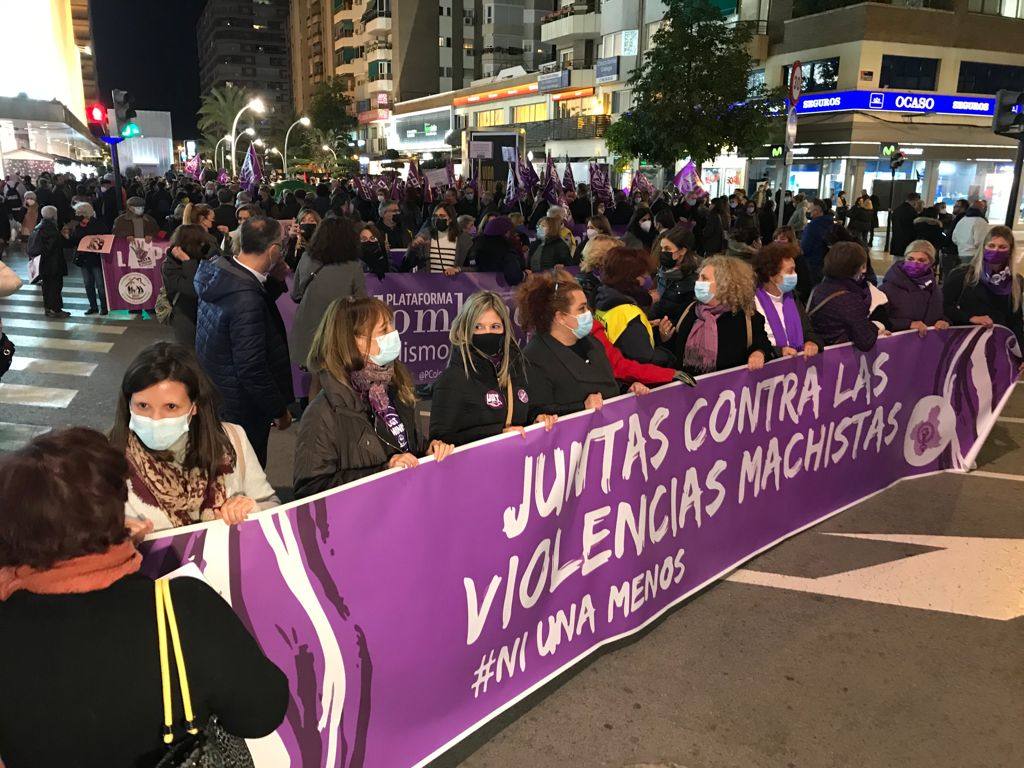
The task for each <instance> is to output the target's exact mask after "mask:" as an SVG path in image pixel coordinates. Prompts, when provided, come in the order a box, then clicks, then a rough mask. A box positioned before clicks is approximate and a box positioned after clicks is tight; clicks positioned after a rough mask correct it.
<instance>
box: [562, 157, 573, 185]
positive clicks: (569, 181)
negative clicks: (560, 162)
mask: <svg viewBox="0 0 1024 768" xmlns="http://www.w3.org/2000/svg"><path fill="white" fill-rule="evenodd" d="M562 189H563V190H564V191H565V192H575V191H576V177H575V176H573V174H572V163H570V162H569V158H568V157H566V158H565V175H563V176H562Z"/></svg>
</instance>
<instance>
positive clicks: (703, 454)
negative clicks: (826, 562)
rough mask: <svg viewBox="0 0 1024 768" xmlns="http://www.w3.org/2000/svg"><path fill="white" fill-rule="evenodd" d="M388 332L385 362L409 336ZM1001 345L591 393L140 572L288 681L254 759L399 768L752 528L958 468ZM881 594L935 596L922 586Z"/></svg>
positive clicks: (996, 405) (1005, 348) (941, 345)
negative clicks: (215, 599) (576, 407)
mask: <svg viewBox="0 0 1024 768" xmlns="http://www.w3.org/2000/svg"><path fill="white" fill-rule="evenodd" d="M469 277H470V276H469V275H468V274H466V273H463V274H460V275H457V276H456V277H454V278H448V277H445V276H444V275H429V274H428V275H418V274H417V275H391V274H389V275H387V276H386V277H385V278H384V281H382V283H381V287H379V288H377V287H374V286H371V283H376V282H377V281H376V280H370V281H367V289H368V290H369V291H370V292H371V293H374V294H383V298H384V299H385V301H387V302H388V303H389V304H391V305H392V306H395V307H397V308H398V313H399V314H404V315H406V317H402V318H396V324H398V323H403V325H402V327H406V326H405V325H404V323H405V320H406V319H410V320H411V319H412V315H413V314H414V312H416V311H418V310H416V307H421V308H422V307H424V306H431V307H432V306H434V303H435V302H436V299H435V298H434V297H436V296H438V295H442V296H443V295H447V294H450V293H452V292H454V291H456V290H458V291H459V292H460V293H462V292H464V291H473V290H479V288H477V287H476V286H475V285H473V284H471V282H464V281H468V280H469ZM453 286H457V287H453ZM410 289H411V290H412V291H413V292H414V293H413V295H412V296H409V295H408V291H409V290H410ZM424 299H426V300H427V301H428V302H429V303H424V302H423V300H424ZM283 300H284V301H285V302H290V300H289V299H288V298H287V297H283ZM293 306H294V304H293ZM456 311H457V307H456V306H455V305H454V303H452V304H451V305H445V306H444V308H443V310H442V312H441V314H440V315H439V317H444V318H445V319H447V320H448V321H449V322H450V320H451V318H453V317H454V315H455V312H456ZM431 324H433V321H432V323H431ZM410 327H411V326H410ZM440 335H441V336H442V337H443V336H446V335H447V334H440ZM406 339H407V337H403V345H402V351H403V357H408V358H409V359H422V358H418V357H417V356H419V355H423V354H425V353H426V352H428V351H430V350H429V348H424V347H420V346H416V345H415V344H414V343H411V342H409V341H406ZM442 343H443V344H444V346H443V350H444V351H445V353H447V351H448V350H449V348H450V343H449V342H448V341H447V339H446V338H444V339H443V340H442ZM1015 350H1016V343H1015V341H1014V338H1013V335H1012V333H1010V331H1008V330H1007V329H1006V328H1001V327H995V328H990V329H985V328H981V327H977V326H976V327H972V328H952V329H949V330H945V331H933V332H931V333H928V334H927V336H926V337H925V338H920V337H918V336H917V334H916V333H914V332H904V333H900V334H896V335H894V336H892V337H891V338H885V339H879V341H878V344H877V346H876V347H875V349H873V350H871V351H870V352H867V353H865V352H861V351H859V350H857V349H855V348H853V347H852V346H851V345H849V344H842V345H839V346H836V347H832V348H830V349H829V350H828V352H827V353H826V354H824V355H818V356H817V357H816V358H813V359H811V360H805V359H804V358H782V359H779V360H775V361H773V362H771V363H768V364H767V365H766V366H765V367H764V369H763V370H761V371H749V370H747V369H746V367H745V366H744V367H742V368H734V369H732V370H728V371H722V372H719V373H715V374H712V375H710V376H705V377H701V378H700V380H699V383H698V386H697V388H694V389H691V388H687V387H684V386H682V385H680V384H670V385H668V386H665V387H659V388H658V389H656V390H654V391H652V392H651V393H650V394H649V395H647V396H646V397H642V398H637V397H633V396H625V397H616V398H612V399H610V400H607V401H605V403H604V407H603V408H602V409H601V410H600V411H585V412H580V413H575V414H572V415H570V416H568V417H566V418H564V419H560V420H559V423H558V426H557V427H556V428H555V429H553V430H552V431H550V432H546V431H545V430H544V428H543V427H541V426H532V427H529V428H528V429H527V431H526V434H525V436H523V437H521V436H518V435H515V436H512V435H499V436H496V437H492V438H488V439H485V440H482V441H479V442H475V443H473V444H471V445H466V446H462V447H460V448H458V449H457V450H456V451H455V453H454V454H452V455H451V456H449V457H448V458H447V459H445V461H444V462H443V463H440V464H439V463H437V462H434V461H433V460H432V459H429V458H428V459H425V460H422V461H421V465H420V466H419V467H418V468H416V469H415V470H394V471H388V472H381V473H379V474H376V475H373V476H371V477H368V478H366V479H364V480H360V481H358V482H356V483H351V484H349V485H346V486H342V487H340V488H336V489H333V490H331V491H328V492H327V493H324V494H317V495H316V496H315V497H313V498H309V499H302V500H299V501H297V502H295V503H291V504H285V505H282V506H280V507H278V508H276V509H274V510H270V511H267V512H264V513H261V514H259V515H256V516H254V518H253V519H250V520H247V521H244V522H242V523H241V524H240V525H234V526H230V527H228V526H225V525H224V524H223V523H222V522H220V521H213V522H210V523H202V524H198V525H193V526H189V527H187V528H181V529H172V530H167V531H159V532H157V533H156V534H153V535H151V536H150V537H149V538H148V539H147V541H146V542H145V543H144V544H143V545H142V547H141V549H142V552H143V557H144V562H143V571H142V572H143V573H144V574H145V575H147V576H151V577H152V576H162V575H165V574H167V573H168V572H170V571H172V570H175V569H177V568H180V567H181V566H182V565H184V564H185V563H193V564H194V566H198V568H199V569H200V570H201V571H203V573H204V576H205V578H206V579H207V581H208V582H209V583H210V586H211V587H212V588H213V589H214V590H216V591H217V592H219V593H220V594H221V595H222V596H223V598H224V599H225V600H226V601H227V602H228V603H229V604H230V605H231V607H232V608H233V609H234V610H235V611H236V613H237V614H238V615H239V617H240V619H241V621H242V622H243V623H244V625H245V626H246V628H247V629H248V630H249V631H250V632H251V633H252V634H253V635H254V636H255V638H256V640H257V642H258V643H259V645H260V646H261V648H262V650H263V652H264V653H265V654H266V655H267V657H268V658H269V659H270V660H271V661H272V662H274V663H275V664H276V665H277V666H278V667H279V668H280V669H281V670H283V671H284V673H285V674H286V675H287V678H288V696H289V706H288V711H289V713H290V716H289V717H287V718H285V720H284V722H283V723H282V724H281V726H280V727H279V728H278V730H277V732H276V736H275V737H274V738H273V739H272V740H270V739H267V740H261V741H262V742H263V743H262V744H261V743H259V742H254V755H253V757H254V763H255V765H256V766H258V767H259V768H276V766H280V765H288V764H291V765H300V766H302V768H339V767H346V768H347V767H350V766H353V765H359V766H363V768H390V767H392V766H409V765H423V764H425V763H426V762H428V761H429V760H430V759H431V758H433V757H436V756H437V755H438V754H440V753H441V752H442V751H443V750H445V749H446V748H448V747H450V746H452V745H453V744H454V743H456V742H458V741H459V740H460V739H463V738H465V737H466V736H467V735H469V734H470V733H471V732H473V731H474V730H475V729H477V728H479V727H480V726H481V725H483V724H484V723H486V722H487V721H489V720H490V719H491V718H493V717H495V716H496V715H497V714H498V713H500V712H502V711H504V710H506V709H507V708H508V707H509V706H510V705H511V704H512V703H514V702H516V701H519V700H521V699H522V698H523V697H525V696H527V695H528V694H529V693H530V691H533V690H536V689H537V688H539V687H540V686H541V685H543V684H544V683H547V682H549V681H552V680H557V679H558V677H559V676H560V675H562V674H564V673H565V672H566V671H567V670H569V669H570V668H571V667H572V666H573V665H574V664H577V663H578V662H580V661H582V660H583V659H585V658H586V657H587V656H588V655H590V654H591V653H593V652H594V651H595V650H597V649H598V648H600V647H601V646H602V645H604V644H605V643H608V642H610V641H612V640H615V639H618V638H622V637H625V636H627V635H632V634H634V633H638V632H640V631H641V630H643V628H644V627H646V626H649V625H650V624H651V623H652V622H654V621H656V620H657V619H658V617H659V616H662V615H664V614H665V612H666V611H668V610H670V609H672V608H673V607H676V606H678V608H677V610H680V611H683V612H686V611H696V610H699V608H698V606H695V605H689V606H688V605H686V604H685V603H684V601H685V600H686V599H687V598H689V597H690V596H691V595H693V594H695V593H696V592H698V591H699V590H700V589H702V588H704V587H706V586H708V585H710V584H713V583H714V582H715V581H716V580H717V579H719V578H720V577H721V576H722V574H724V573H727V572H729V571H731V570H733V569H735V568H736V567H737V566H738V565H740V564H742V563H743V562H745V561H747V560H749V559H750V558H752V557H754V556H756V555H758V554H759V553H761V552H763V551H764V550H766V549H768V548H769V547H772V546H774V545H775V544H778V543H779V542H781V541H783V540H785V539H787V538H789V537H791V536H794V535H799V534H800V532H801V531H803V530H804V529H805V528H808V527H810V526H812V525H814V524H815V523H817V522H820V521H822V520H824V519H826V518H828V517H830V516H832V515H834V514H836V513H837V512H840V510H842V509H844V508H846V507H848V506H851V505H853V504H855V503H857V502H858V501H860V500H862V499H864V498H866V497H869V496H872V495H874V494H875V493H877V492H878V491H880V490H882V489H885V488H887V487H888V486H890V485H892V484H893V483H895V482H897V481H899V480H901V479H904V478H911V477H919V476H922V475H926V474H929V473H933V472H942V471H953V472H957V473H962V472H964V471H966V470H967V469H968V468H970V467H972V466H973V465H974V462H975V459H976V458H977V456H978V453H979V451H980V450H981V447H982V444H983V443H984V439H985V437H986V436H987V435H988V434H989V431H990V430H991V429H992V428H993V427H994V426H995V425H996V419H997V417H998V416H999V413H1000V411H1001V410H1002V408H1003V406H1004V405H1005V403H1006V401H1007V400H1008V399H1009V396H1010V394H1011V391H1012V385H1013V382H1014V380H1015V379H1016V371H1017V366H1018V364H1019V363H1020V358H1019V357H1018V356H1017V355H1016V354H1014V351H1015ZM446 364H447V361H446V360H444V359H443V358H442V359H441V360H438V359H435V360H434V365H435V367H444V366H445V365H446ZM532 394H533V393H532V392H529V391H528V390H527V389H525V388H523V389H518V390H514V391H513V394H512V396H513V397H515V398H516V399H517V400H519V401H520V402H522V403H524V404H526V403H528V402H529V400H530V397H531V395H532ZM504 396H505V395H504V393H499V392H496V391H494V392H487V393H486V403H490V404H492V407H494V406H495V404H499V403H501V402H502V398H503V397H504ZM480 405H481V407H482V406H483V405H485V400H484V393H481V399H480ZM498 407H504V405H500V406H498ZM481 467H487V468H488V472H487V478H486V482H481ZM960 476H962V474H961V475H960ZM936 482H942V478H941V477H935V478H932V480H930V481H925V483H924V486H923V487H924V488H929V487H930V488H934V487H935V485H934V483H936ZM929 483H931V485H929ZM453 488H458V489H459V492H458V493H452V489H453ZM410 510H417V512H418V513H419V514H410ZM840 514H842V513H840ZM893 524H894V525H899V524H900V523H899V521H898V520H897V522H895V523H893ZM849 525H850V526H853V529H854V530H857V528H856V525H857V520H853V521H851V522H850V524H849ZM803 535H804V536H808V537H814V536H816V535H817V534H815V533H813V532H808V533H805V534H803ZM740 573H742V572H740ZM905 594H908V595H909V597H908V601H907V603H906V605H905V607H907V608H921V609H929V610H935V606H934V598H935V596H936V594H938V592H937V591H936V590H932V591H931V592H930V593H928V594H925V595H923V596H922V595H914V594H913V592H912V591H911V592H907V593H905ZM698 599H699V598H698ZM993 618H994V617H993ZM410 638H415V642H410ZM637 642H638V643H649V642H651V640H650V639H649V638H648V639H646V640H645V639H643V638H642V637H641V638H638V640H637ZM371 700H372V706H371ZM292 715H294V716H292ZM353 756H355V757H353Z"/></svg>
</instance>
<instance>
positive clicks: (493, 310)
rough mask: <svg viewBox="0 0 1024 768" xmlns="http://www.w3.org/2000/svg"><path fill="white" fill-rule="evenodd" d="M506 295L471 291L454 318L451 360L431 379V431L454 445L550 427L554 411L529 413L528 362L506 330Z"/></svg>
mask: <svg viewBox="0 0 1024 768" xmlns="http://www.w3.org/2000/svg"><path fill="white" fill-rule="evenodd" d="M511 328H512V320H511V318H510V317H509V314H508V307H507V306H506V304H505V301H504V299H502V298H501V296H499V295H498V294H496V293H494V292H492V291H480V292H479V293H474V294H473V295H472V296H470V297H469V299H467V300H466V303H465V304H464V305H463V307H462V309H461V310H460V312H459V314H458V315H457V316H456V317H455V320H454V322H453V323H452V329H451V332H450V334H449V337H450V338H451V341H452V351H451V358H450V359H451V362H450V364H449V365H448V369H447V370H446V371H445V372H444V373H442V374H441V377H440V378H439V379H438V380H437V381H436V382H435V383H434V394H433V400H432V403H431V408H430V436H431V437H432V438H433V439H435V440H442V441H444V442H446V443H452V444H454V445H464V444H466V443H471V442H473V441H474V440H482V439H483V438H485V437H493V436H494V435H499V434H501V433H502V432H518V433H520V434H522V433H523V429H524V428H525V427H526V426H528V425H530V424H532V423H535V422H536V423H538V424H544V426H545V428H546V429H548V430H550V429H551V428H552V427H553V426H554V424H555V421H557V419H558V417H557V416H550V415H547V414H541V415H538V416H536V417H535V418H533V419H531V418H530V387H529V383H528V380H527V377H526V361H525V360H524V358H523V353H522V352H521V351H520V349H519V345H518V344H517V343H516V340H515V337H514V336H513V335H512V333H511V332H510V331H511Z"/></svg>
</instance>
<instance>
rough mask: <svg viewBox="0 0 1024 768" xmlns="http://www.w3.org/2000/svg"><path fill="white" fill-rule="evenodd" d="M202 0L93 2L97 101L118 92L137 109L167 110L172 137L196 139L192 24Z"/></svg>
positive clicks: (196, 81)
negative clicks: (133, 103) (126, 92)
mask: <svg viewBox="0 0 1024 768" xmlns="http://www.w3.org/2000/svg"><path fill="white" fill-rule="evenodd" d="M204 4H205V0H170V1H169V0H102V2H92V3H90V4H89V5H90V7H91V10H92V32H93V42H94V44H95V47H94V50H95V55H96V67H97V69H98V71H99V85H100V99H101V100H102V101H103V102H104V103H105V104H106V105H107V106H110V104H111V102H110V91H111V90H112V89H114V88H123V89H124V90H126V91H128V92H129V93H130V94H131V95H132V96H133V97H134V98H135V108H136V109H158V110H169V111H170V113H171V119H172V121H173V129H174V138H175V139H176V140H178V139H190V138H198V137H199V131H198V129H197V128H196V110H198V109H199V63H198V61H197V52H196V24H197V22H198V20H199V14H200V12H201V11H202V8H203V5H204Z"/></svg>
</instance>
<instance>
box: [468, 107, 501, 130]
mask: <svg viewBox="0 0 1024 768" xmlns="http://www.w3.org/2000/svg"><path fill="white" fill-rule="evenodd" d="M504 112H505V110H504V109H488V110H486V111H484V112H477V113H476V114H475V115H473V121H474V123H475V124H476V127H477V128H493V127H494V126H497V125H504V124H505V114H504Z"/></svg>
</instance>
